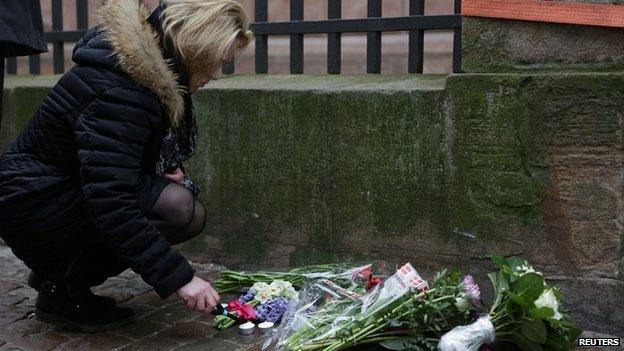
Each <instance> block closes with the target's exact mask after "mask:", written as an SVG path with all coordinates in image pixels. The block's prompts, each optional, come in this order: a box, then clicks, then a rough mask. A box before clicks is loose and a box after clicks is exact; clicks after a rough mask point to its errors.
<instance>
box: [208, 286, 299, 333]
mask: <svg viewBox="0 0 624 351" xmlns="http://www.w3.org/2000/svg"><path fill="white" fill-rule="evenodd" d="M298 300H299V295H298V294H297V292H296V291H295V289H294V288H293V285H292V284H291V283H290V282H287V281H284V280H274V281H272V282H271V284H267V283H264V282H259V283H255V284H254V285H253V286H252V287H251V288H250V289H249V290H248V291H247V292H246V293H245V294H243V295H242V296H240V297H239V298H237V299H234V300H232V301H230V302H229V303H228V304H227V307H225V309H224V314H223V315H219V316H216V317H215V326H216V327H217V329H227V328H229V327H231V326H232V325H234V324H235V323H236V322H237V320H245V321H258V322H272V323H278V322H280V321H281V319H282V316H283V315H284V313H285V312H286V310H287V309H288V306H289V305H290V304H291V303H292V302H297V301H298ZM233 317H236V318H233Z"/></svg>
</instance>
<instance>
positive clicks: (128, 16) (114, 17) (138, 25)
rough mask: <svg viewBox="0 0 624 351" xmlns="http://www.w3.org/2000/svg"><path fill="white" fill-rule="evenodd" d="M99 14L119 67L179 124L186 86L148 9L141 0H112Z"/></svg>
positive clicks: (183, 106) (107, 2)
mask: <svg viewBox="0 0 624 351" xmlns="http://www.w3.org/2000/svg"><path fill="white" fill-rule="evenodd" d="M98 16H99V20H100V23H101V29H103V32H102V33H101V34H102V35H103V36H104V40H106V41H107V42H109V43H110V45H111V46H112V48H113V52H114V54H115V56H116V59H117V60H118V65H119V68H120V69H121V70H122V71H124V72H126V73H127V74H128V75H129V76H130V77H132V79H133V80H134V81H135V82H137V83H138V84H140V85H141V86H143V87H145V88H147V89H149V90H151V91H152V92H153V93H154V94H155V95H156V96H157V97H158V99H159V100H160V102H161V103H162V104H163V106H164V107H165V109H166V111H167V114H168V115H169V118H170V119H171V122H172V123H173V124H177V122H178V121H180V120H181V119H182V118H184V109H185V105H184V98H183V93H184V91H183V89H184V88H183V87H181V86H180V85H179V84H178V82H179V77H178V75H177V74H176V72H175V70H174V68H173V66H174V65H173V62H171V60H167V59H165V57H164V56H163V50H162V48H161V45H160V38H159V36H158V33H157V32H156V31H155V30H154V28H153V27H152V25H151V24H150V23H149V22H148V20H147V18H148V17H149V11H148V9H147V8H146V7H145V6H144V5H142V4H140V2H139V1H138V0H108V1H106V2H105V3H104V4H103V6H102V7H101V8H100V9H99V10H98Z"/></svg>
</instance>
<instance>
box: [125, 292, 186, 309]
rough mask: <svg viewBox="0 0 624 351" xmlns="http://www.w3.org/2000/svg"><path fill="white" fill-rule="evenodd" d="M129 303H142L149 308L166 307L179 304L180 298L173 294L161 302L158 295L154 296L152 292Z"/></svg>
mask: <svg viewBox="0 0 624 351" xmlns="http://www.w3.org/2000/svg"><path fill="white" fill-rule="evenodd" d="M131 301H132V302H135V303H142V304H147V305H151V306H166V305H171V304H174V303H177V302H180V298H179V297H178V296H177V295H175V294H173V295H171V296H169V297H168V298H167V299H166V300H163V299H161V298H160V296H158V294H156V293H155V292H154V291H153V290H152V291H149V292H147V293H145V294H141V295H138V296H136V297H135V298H133V299H132V300H131Z"/></svg>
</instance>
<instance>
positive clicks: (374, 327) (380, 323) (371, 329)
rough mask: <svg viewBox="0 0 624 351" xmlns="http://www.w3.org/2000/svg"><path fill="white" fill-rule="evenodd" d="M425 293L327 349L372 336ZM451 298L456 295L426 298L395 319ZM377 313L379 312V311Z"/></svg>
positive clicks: (328, 350) (329, 350)
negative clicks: (420, 303) (408, 304)
mask: <svg viewBox="0 0 624 351" xmlns="http://www.w3.org/2000/svg"><path fill="white" fill-rule="evenodd" d="M433 290H434V289H431V290H429V291H428V292H427V293H431V292H433ZM424 295H425V293H420V294H417V295H414V296H413V297H412V298H410V299H408V300H406V301H404V302H402V303H401V304H400V305H399V306H397V307H396V308H394V309H393V310H392V311H390V312H389V313H386V314H384V315H383V316H382V317H380V318H378V319H377V320H376V321H375V322H373V323H371V324H370V325H368V326H366V327H364V328H363V329H361V330H359V331H358V332H356V333H355V334H354V335H353V336H352V337H350V338H349V340H348V341H346V340H339V341H337V342H336V343H334V344H332V345H331V346H329V347H328V348H326V349H325V351H337V350H340V349H341V348H344V347H345V346H347V345H350V346H353V345H356V344H357V343H358V342H359V341H360V340H363V339H365V338H366V337H367V336H370V335H371V334H374V333H376V332H379V331H380V330H382V329H383V328H385V327H386V326H387V322H388V320H389V319H390V317H392V316H393V315H395V314H396V313H398V312H399V311H400V310H401V309H402V308H403V307H404V306H405V305H406V304H407V303H409V302H412V301H414V300H417V299H418V298H420V297H422V296H424ZM451 298H455V296H454V295H445V296H441V297H439V298H436V299H433V300H431V301H429V300H425V301H424V305H421V306H418V307H417V308H416V310H408V311H405V312H403V313H401V314H400V315H399V316H398V318H395V319H399V320H400V319H401V318H403V317H406V316H407V315H409V314H413V313H415V312H416V311H417V310H419V309H421V308H422V307H424V306H426V305H430V304H433V303H437V302H440V301H444V300H447V299H451ZM377 313H379V311H378V312H377ZM346 327H347V326H345V327H344V328H346ZM344 328H343V329H344Z"/></svg>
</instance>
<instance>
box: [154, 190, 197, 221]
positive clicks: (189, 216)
mask: <svg viewBox="0 0 624 351" xmlns="http://www.w3.org/2000/svg"><path fill="white" fill-rule="evenodd" d="M154 210H155V212H156V214H157V215H158V217H161V218H162V219H163V220H165V221H167V222H168V225H169V226H171V227H177V228H180V230H183V229H184V228H186V227H187V226H188V225H189V224H190V223H191V222H192V220H193V217H194V215H195V197H194V196H193V194H192V193H191V192H190V191H189V190H188V189H186V188H185V187H183V186H182V185H180V184H176V183H170V184H168V185H167V186H166V187H165V188H164V189H163V190H162V192H161V194H160V196H159V197H158V200H156V204H155V205H154Z"/></svg>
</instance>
